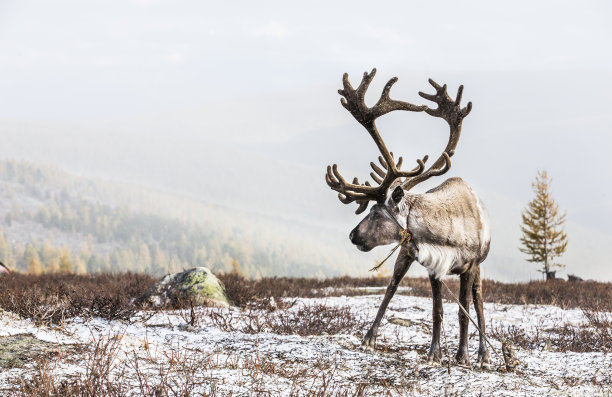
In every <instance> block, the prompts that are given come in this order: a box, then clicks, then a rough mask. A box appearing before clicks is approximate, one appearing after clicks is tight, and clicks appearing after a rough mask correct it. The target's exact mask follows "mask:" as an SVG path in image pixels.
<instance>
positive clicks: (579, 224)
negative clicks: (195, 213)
mask: <svg viewBox="0 0 612 397" xmlns="http://www.w3.org/2000/svg"><path fill="white" fill-rule="evenodd" d="M447 75H448V74H447ZM606 76H607V75H606ZM441 77H447V78H448V79H449V80H450V81H457V80H458V79H457V78H456V76H452V75H448V76H441ZM600 80H601V81H603V83H602V84H603V85H604V86H603V87H604V88H606V87H607V88H608V89H609V88H611V87H608V86H607V85H606V84H609V83H610V81H612V80H611V79H602V74H593V75H589V76H581V78H577V76H576V75H575V74H572V73H569V72H568V73H565V72H556V73H531V74H526V73H521V72H513V73H501V74H500V73H497V74H494V73H480V74H467V75H463V76H462V82H464V83H465V85H466V90H465V93H464V100H466V101H467V100H473V101H474V110H473V111H472V114H470V116H469V117H468V118H466V119H465V121H464V127H463V132H462V137H461V139H460V141H459V145H458V147H457V150H456V154H455V156H453V159H452V161H453V166H452V168H451V170H450V171H449V173H448V174H446V175H445V176H444V177H443V178H437V179H436V178H434V179H432V180H430V181H427V182H426V183H423V184H422V186H417V187H416V188H415V191H416V192H423V191H425V190H427V189H429V188H431V187H433V186H436V185H437V184H439V183H441V182H442V180H443V179H444V178H446V177H452V176H461V177H462V178H463V179H465V180H466V181H467V182H468V183H469V184H470V185H472V186H473V187H474V188H475V190H476V191H477V192H478V193H479V195H480V196H481V198H482V199H483V201H484V202H485V204H486V205H487V206H488V208H489V211H490V213H491V219H492V223H493V242H492V248H491V253H490V257H489V259H488V261H487V265H486V266H483V268H484V269H485V270H484V271H485V274H486V275H487V276H488V277H492V278H499V279H502V280H525V279H529V278H539V277H540V275H539V273H537V272H536V266H535V265H533V264H530V263H527V262H526V261H525V257H524V256H523V255H522V254H520V252H519V251H518V244H519V242H518V241H519V222H520V212H521V209H522V208H523V207H524V205H525V204H526V203H527V202H528V201H529V200H530V199H531V197H532V192H531V186H530V185H531V181H532V180H533V178H534V177H535V174H536V171H537V169H539V168H546V169H547V170H548V172H549V174H550V175H551V176H552V178H553V184H552V189H553V195H554V197H555V199H556V200H557V202H558V203H559V204H560V206H561V208H562V209H567V211H568V216H567V219H568V226H567V229H568V236H569V247H568V252H567V254H566V255H565V256H564V257H563V258H561V261H562V262H563V263H565V264H567V266H568V268H567V271H568V272H569V273H576V274H578V275H581V276H583V277H590V278H597V279H606V280H610V279H612V270H610V267H609V266H608V259H607V253H606V252H604V250H605V248H606V247H607V246H609V244H610V243H612V234H611V233H610V232H609V230H608V225H609V223H610V221H611V220H612V202H611V201H610V200H611V199H610V197H611V196H612V185H610V184H607V183H604V182H605V181H606V180H608V179H610V178H612V169H611V168H610V167H609V160H608V151H609V148H610V144H609V137H608V134H607V132H608V131H607V130H608V127H607V126H608V125H609V123H607V122H606V120H602V119H601V116H597V115H598V114H602V111H603V107H605V106H606V103H607V102H606V100H605V98H604V96H602V95H604V93H605V90H600V89H598V90H595V91H593V90H592V87H594V86H599V87H600V88H601V84H599V85H598V83H599V81H600ZM402 83H405V84H404V85H400V83H398V84H397V87H394V96H395V97H397V98H404V97H406V98H408V99H409V100H410V101H413V102H416V103H420V102H417V101H419V100H418V99H416V98H415V92H416V91H418V90H427V88H426V87H424V86H423V84H421V83H420V81H419V82H415V81H413V80H412V79H410V81H406V82H404V81H403V80H402ZM417 83H419V84H417ZM383 84H384V78H383V77H381V79H380V81H378V80H376V81H375V84H373V85H372V87H371V88H370V90H371V91H372V92H379V91H377V89H380V88H381V86H382V85H383ZM377 85H378V86H377ZM454 89H456V87H455V88H453V87H450V88H449V91H450V92H451V93H452V92H453V90H454ZM564 90H568V92H572V93H573V96H572V97H571V98H568V97H567V96H566V95H564V93H565V91H564ZM517 93H524V95H523V96H521V98H520V101H519V102H516V100H514V102H513V100H512V98H516V97H517ZM300 94H301V93H299V92H297V93H296V92H288V93H286V94H283V95H284V98H285V99H286V100H281V99H282V98H283V96H281V97H279V98H276V100H274V101H272V102H270V101H262V103H261V104H258V103H257V102H254V101H252V99H249V100H248V101H247V102H245V103H246V104H248V106H245V107H244V108H248V109H249V111H248V114H247V115H248V116H249V117H246V116H245V118H242V113H241V112H242V111H241V109H243V107H242V106H240V99H239V98H238V99H236V100H234V101H233V102H232V106H230V105H229V104H228V105H227V106H225V105H223V103H221V104H219V105H218V106H215V107H214V111H215V112H216V113H217V118H216V120H217V121H216V122H213V123H212V124H210V125H211V126H212V127H214V128H215V129H216V130H215V131H212V132H211V131H207V130H206V129H205V128H206V125H207V122H208V120H210V118H211V117H212V116H214V115H211V113H210V109H202V110H201V112H198V110H197V109H189V110H185V111H174V112H173V113H172V114H169V115H168V114H156V115H151V117H150V118H149V117H144V119H143V118H137V119H125V120H115V121H112V122H111V121H107V122H105V123H100V124H99V125H98V126H93V125H92V124H91V123H81V124H68V123H59V122H55V123H46V122H27V123H26V122H21V121H10V120H3V121H0V131H2V137H3V142H2V149H3V153H4V155H5V156H7V157H10V158H23V159H28V160H30V161H34V162H37V163H41V164H51V165H60V166H61V167H63V168H65V169H66V170H68V171H70V172H73V173H77V174H79V175H84V176H97V177H104V178H107V179H112V180H119V181H122V182H127V183H129V184H136V185H138V186H142V187H145V188H152V189H158V190H161V191H164V192H167V193H168V194H173V195H179V196H182V197H186V198H189V199H192V200H196V201H200V202H203V203H206V204H207V205H216V206H219V207H220V208H225V209H226V210H227V212H229V213H232V212H235V213H237V214H238V213H239V214H248V215H242V216H235V217H234V218H233V219H234V220H233V221H232V222H235V225H233V226H234V227H241V228H243V227H246V228H248V227H249V226H248V225H249V223H250V222H249V219H250V218H249V217H250V216H251V215H253V216H258V217H263V218H265V219H269V220H270V225H274V224H276V222H278V223H279V224H282V225H283V227H282V228H279V232H277V233H276V235H278V237H279V238H281V239H282V238H283V236H284V235H285V234H287V233H288V232H287V231H288V230H291V231H292V232H291V233H293V234H294V235H295V236H300V237H299V238H300V239H301V238H304V239H305V238H310V239H311V241H312V242H313V245H312V246H308V249H307V250H306V251H313V252H317V251H318V249H319V248H318V247H319V246H320V245H319V244H322V245H327V247H330V249H331V247H336V248H334V249H337V250H339V252H342V253H343V255H346V259H345V262H344V263H343V264H342V265H339V264H338V263H333V262H329V263H326V265H325V266H329V268H330V269H332V268H333V269H337V267H338V266H340V268H342V269H349V270H348V271H349V272H353V271H355V272H357V273H359V274H363V272H365V271H366V269H367V268H368V266H370V265H371V264H372V262H373V260H374V259H375V258H381V257H384V255H385V252H386V251H387V248H386V247H383V248H380V249H379V250H378V251H376V252H374V253H372V254H370V255H364V254H363V253H361V252H358V251H356V250H354V248H353V247H351V245H350V242H349V241H348V238H347V235H348V232H349V231H350V230H351V229H352V227H354V225H355V224H356V223H357V221H358V220H359V218H358V217H355V216H354V214H353V211H354V209H355V208H354V206H346V205H343V204H341V203H340V202H339V201H338V200H337V198H336V197H335V194H334V193H333V192H332V191H330V190H329V188H328V187H327V186H326V184H325V182H324V179H323V174H324V172H325V167H326V166H327V165H328V164H331V163H334V162H335V163H338V164H339V168H340V171H341V172H342V173H343V174H344V175H346V176H347V177H352V176H359V177H360V180H363V179H364V177H365V176H367V175H368V174H369V171H370V170H369V165H368V164H369V161H372V160H374V159H375V158H376V157H377V156H378V152H377V150H376V148H375V146H374V144H373V143H372V142H371V138H370V137H369V136H368V135H367V133H366V132H365V131H364V130H363V129H362V127H360V126H359V125H358V124H357V123H356V122H355V121H354V120H353V119H352V118H351V116H350V115H349V114H348V113H347V112H346V111H345V110H344V109H342V108H341V106H340V105H339V104H338V102H337V100H338V98H337V96H333V95H331V94H333V91H331V94H330V93H329V92H326V93H325V94H324V95H323V94H321V93H317V92H316V90H315V92H309V94H311V95H312V96H315V97H316V95H317V94H320V95H323V98H325V99H324V102H325V103H324V106H323V105H320V106H318V107H317V106H315V105H313V106H311V107H307V109H308V110H309V111H310V112H312V117H319V116H320V117H330V116H329V114H330V112H329V110H325V111H321V112H320V113H317V109H323V108H325V109H327V108H328V107H330V106H333V107H334V108H335V109H337V115H336V116H334V118H333V120H332V119H329V120H328V121H329V122H328V123H327V124H326V123H323V122H316V123H315V122H313V123H308V125H307V126H306V127H307V128H309V129H308V130H304V129H303V128H302V129H300V128H295V121H294V120H290V119H291V118H290V117H280V118H279V119H278V124H276V125H273V126H272V127H271V128H273V129H274V130H275V131H281V130H282V129H283V127H285V126H286V127H287V138H286V139H284V140H278V139H276V140H266V141H265V142H263V141H262V142H257V140H256V139H254V140H248V141H241V143H236V142H235V139H233V138H232V137H233V136H237V135H236V134H238V135H244V134H245V132H244V131H243V130H242V129H244V128H248V126H249V124H248V123H247V124H245V123H244V122H241V123H237V124H236V123H232V122H229V123H227V129H223V124H222V123H220V122H219V120H220V119H221V118H225V119H228V118H235V119H243V120H251V124H250V127H251V128H253V130H254V132H253V133H252V135H253V136H258V134H259V135H261V134H260V133H259V131H260V129H261V128H265V127H266V126H268V125H270V123H273V122H274V118H272V117H269V115H268V116H265V117H267V119H266V120H267V124H266V123H263V126H262V125H259V124H258V121H259V120H258V119H257V114H258V113H261V114H264V113H265V112H266V109H267V107H269V105H270V103H273V104H274V105H275V109H274V112H275V113H278V112H279V110H280V111H282V109H283V106H284V108H286V109H290V112H289V114H294V115H297V114H298V113H299V112H296V111H295V110H294V109H293V107H295V106H297V105H296V104H295V102H292V101H291V98H296V97H299V98H304V96H303V95H300ZM328 94H330V95H328ZM588 95H590V98H591V99H592V100H590V101H588V102H585V101H583V100H582V99H581V98H582V97H586V96H588ZM308 98H309V97H308V96H307V97H306V99H305V100H308ZM568 99H573V100H572V101H571V103H570V102H568ZM315 100H316V99H313V101H315ZM375 100H376V98H375V94H372V95H371V97H368V101H375ZM268 111H269V110H268ZM199 113H201V114H200V115H199V116H198V114H199ZM396 113H397V112H396ZM396 113H393V114H390V115H388V116H386V117H385V118H383V119H381V120H379V122H378V126H379V129H380V131H381V132H382V135H383V137H384V139H385V141H386V143H387V145H388V147H389V148H391V149H392V150H393V151H394V152H395V153H401V154H402V155H403V157H404V160H405V164H406V166H405V167H409V166H411V165H412V164H414V159H416V158H417V157H423V155H425V154H429V155H430V157H431V158H435V157H437V156H438V155H439V154H440V151H441V150H442V148H443V147H444V146H445V144H446V141H447V139H448V130H447V128H448V127H447V126H446V125H445V123H444V122H443V121H442V120H439V119H434V118H432V117H429V116H427V115H425V114H416V113H408V112H403V113H397V114H396ZM262 117H263V116H262ZM179 121H180V123H179ZM173 122H176V127H175V128H173ZM324 124H326V125H327V126H321V125H324ZM212 211H217V210H216V209H212ZM245 225H246V226H245ZM271 230H272V231H273V232H274V230H275V227H274V226H271ZM280 230H282V232H280ZM322 236H325V237H322ZM322 245H321V246H322ZM305 260H306V261H308V260H309V259H305ZM417 267H418V266H417ZM353 269H354V270H353ZM343 271H344V270H343ZM411 272H416V270H411ZM420 274H422V273H420Z"/></svg>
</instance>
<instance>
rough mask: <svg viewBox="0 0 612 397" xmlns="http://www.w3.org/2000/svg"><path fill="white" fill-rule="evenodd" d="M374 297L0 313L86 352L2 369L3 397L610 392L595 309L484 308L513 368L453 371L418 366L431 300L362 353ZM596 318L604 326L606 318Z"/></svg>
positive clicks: (411, 302)
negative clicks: (48, 322) (57, 319)
mask: <svg viewBox="0 0 612 397" xmlns="http://www.w3.org/2000/svg"><path fill="white" fill-rule="evenodd" d="M381 299H382V296H380V295H370V296H354V297H328V298H310V299H306V298H299V299H293V300H291V301H290V302H285V303H286V304H284V305H282V306H283V307H284V308H283V309H278V310H272V311H270V310H267V309H265V310H264V309H260V308H257V307H251V308H248V307H247V308H242V309H238V308H225V309H219V308H214V309H213V308H195V309H193V310H191V309H187V310H177V311H159V312H151V313H146V312H141V313H138V314H137V315H136V316H135V317H133V318H132V319H130V321H120V320H114V321H108V320H104V319H100V318H93V319H82V318H73V319H69V320H67V321H66V322H65V323H64V324H63V326H61V327H55V328H52V327H46V326H41V325H36V324H34V323H32V322H31V321H29V320H24V319H21V318H19V317H17V316H15V315H13V314H9V313H6V312H0V313H1V314H0V338H1V337H8V336H14V335H22V334H29V335H31V336H32V337H33V338H36V339H37V340H39V341H43V342H47V343H53V344H54V345H57V346H60V347H61V346H66V347H68V346H81V347H82V349H61V348H60V349H59V352H58V353H57V354H56V355H54V356H53V357H49V358H46V359H45V358H44V357H37V358H35V359H32V360H30V361H29V362H27V363H24V365H23V366H20V367H13V368H8V369H6V370H3V371H2V372H0V394H8V395H10V394H12V393H14V394H18V395H39V394H45V393H47V392H49V391H51V392H50V394H49V395H92V394H96V395H117V396H120V395H133V396H138V395H162V396H164V395H168V396H179V395H181V396H184V395H223V396H225V395H258V394H270V395H311V394H318V395H359V394H362V395H376V394H379V393H389V394H390V395H425V396H427V395H436V396H437V395H444V394H446V395H481V394H482V395H500V396H501V395H514V394H516V395H598V394H599V395H606V393H609V390H610V388H612V374H611V369H610V368H612V357H611V356H610V354H608V353H607V350H606V346H608V345H606V343H609V340H607V339H606V338H609V334H606V333H605V332H603V331H602V332H600V333H598V332H599V331H597V329H594V328H597V324H599V323H597V322H593V321H592V319H591V318H589V315H591V314H592V313H591V314H590V312H583V311H582V310H578V309H573V310H563V309H561V308H558V307H554V306H538V305H505V304H485V313H486V316H487V327H488V329H490V330H491V332H490V335H491V336H492V342H493V346H494V347H495V349H496V350H497V351H498V352H500V351H501V342H500V341H501V339H502V338H503V339H509V340H511V341H512V342H513V343H514V344H515V346H516V354H517V356H518V359H519V361H520V362H521V364H519V365H518V366H517V368H516V369H515V371H514V372H511V373H502V372H498V371H497V370H496V367H498V366H501V365H502V364H503V363H502V361H501V359H500V358H499V357H497V356H496V355H495V354H494V353H493V352H491V360H492V368H491V369H489V370H484V369H476V368H474V369H469V368H464V367H459V366H455V365H450V366H448V365H446V364H447V363H446V361H445V360H446V358H445V360H444V361H443V365H442V366H428V365H425V364H424V363H425V356H426V354H427V349H428V347H429V346H428V345H429V342H430V333H429V332H430V329H431V313H430V307H431V300H430V299H428V298H420V297H411V296H396V297H395V298H394V299H393V301H392V302H391V305H390V307H389V309H388V312H387V315H386V316H385V319H386V321H383V324H382V326H381V328H380V334H379V337H378V341H377V346H376V348H377V349H376V350H375V351H374V352H363V351H361V350H359V345H360V340H361V337H362V335H363V333H364V332H365V331H366V330H367V327H368V325H369V322H370V321H371V320H372V319H373V318H374V316H375V314H376V310H377V308H378V305H379V304H380V301H381ZM444 310H445V312H444V314H445V322H444V324H445V325H444V329H445V334H446V338H445V337H444V336H443V337H442V343H443V352H444V355H445V357H448V356H451V357H452V356H453V355H454V353H455V350H456V348H457V343H458V337H459V336H458V324H457V306H456V304H454V303H451V302H445V304H444ZM598 316H599V319H600V320H601V319H603V320H601V321H604V322H605V321H609V319H610V313H606V312H603V313H599V314H598ZM601 321H600V323H601ZM568 329H572V330H574V331H572V332H574V334H573V336H572V335H570V336H568V332H569V333H570V334H571V332H570V331H567V330H568ZM563 330H566V331H563ZM589 330H590V331H589ZM582 331H585V332H586V331H589V332H590V334H589V335H595V336H593V337H592V340H591V342H590V343H593V347H594V348H593V349H586V350H587V351H586V352H580V351H581V350H580V349H571V347H572V346H573V345H572V344H571V343H567V340H570V339H571V338H578V337H580V335H581V334H580V332H582ZM606 332H609V328H608V331H606ZM599 337H601V338H603V344H602V343H599V342H597V341H598V338H599ZM445 341H446V342H445ZM564 341H565V342H564ZM606 341H607V342H606ZM446 345H448V350H450V351H448V352H447V351H446ZM597 346H600V347H602V349H601V350H597V348H596V347H597ZM477 348H478V334H477V331H476V330H475V329H474V328H473V327H472V326H471V325H470V357H471V359H472V361H473V362H475V361H476V355H477ZM572 350H574V351H572ZM92 391H93V392H92ZM54 393H55V394H54Z"/></svg>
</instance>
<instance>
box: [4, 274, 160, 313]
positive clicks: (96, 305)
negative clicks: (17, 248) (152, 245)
mask: <svg viewBox="0 0 612 397" xmlns="http://www.w3.org/2000/svg"><path fill="white" fill-rule="evenodd" d="M154 281H155V280H154V279H153V278H152V277H151V276H148V275H145V274H135V273H123V274H98V275H88V276H81V275H74V274H42V275H26V274H20V273H11V274H10V275H5V276H3V277H0V308H2V309H4V310H6V311H11V312H13V313H16V314H19V315H20V316H22V317H24V318H30V319H32V320H34V321H35V322H37V323H53V324H60V323H62V322H63V321H64V320H65V319H66V318H70V317H74V316H83V317H91V316H97V317H102V318H105V319H108V320H113V319H129V318H130V317H132V316H133V315H134V314H135V312H136V311H138V310H140V308H142V304H141V300H140V298H141V297H142V296H143V294H144V293H145V291H146V290H147V289H148V288H149V286H150V285H152V284H153V282H154Z"/></svg>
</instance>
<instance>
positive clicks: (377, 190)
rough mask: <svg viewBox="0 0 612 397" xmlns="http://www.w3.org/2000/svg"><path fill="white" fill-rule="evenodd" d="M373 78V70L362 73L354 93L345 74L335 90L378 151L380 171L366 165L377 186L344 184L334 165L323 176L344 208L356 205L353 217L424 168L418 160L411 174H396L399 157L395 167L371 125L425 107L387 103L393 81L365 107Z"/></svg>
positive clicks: (395, 102)
mask: <svg viewBox="0 0 612 397" xmlns="http://www.w3.org/2000/svg"><path fill="white" fill-rule="evenodd" d="M375 75H376V69H372V71H371V72H370V73H368V72H365V73H364V74H363V77H362V79H361V82H360V83H359V86H358V87H357V88H356V89H355V88H353V86H352V85H351V83H350V81H349V77H348V74H347V73H345V74H344V75H343V77H342V85H343V88H342V89H340V90H338V93H339V94H340V95H342V98H341V100H340V102H341V104H342V106H343V107H344V108H345V109H347V110H348V111H349V112H350V113H351V115H353V117H354V118H355V120H357V121H358V122H359V123H360V124H361V125H362V126H364V127H365V129H366V130H367V131H368V133H369V134H370V136H371V137H372V139H373V140H374V143H375V144H376V146H377V147H378V150H379V151H380V154H381V156H379V157H378V161H379V162H380V164H381V166H382V168H380V167H379V166H378V165H376V164H375V163H374V162H371V163H370V166H371V167H372V169H373V170H374V172H371V173H370V176H371V177H372V179H373V180H374V182H375V183H377V184H378V186H371V185H370V184H369V183H368V182H365V183H364V184H359V183H358V182H357V181H356V180H355V181H354V183H347V182H346V180H345V179H344V178H343V177H342V175H341V174H340V173H339V172H338V167H337V165H336V164H334V165H333V166H332V167H329V166H328V167H327V173H326V176H325V180H326V182H327V184H328V185H329V186H330V187H331V188H332V189H333V190H335V191H337V192H339V193H340V194H341V196H339V198H340V201H342V202H343V203H345V204H346V203H347V202H352V201H356V202H357V203H358V204H359V208H358V209H357V213H360V212H363V211H364V210H365V209H366V208H367V206H368V202H369V201H372V200H379V199H380V198H382V197H384V196H386V193H387V189H388V188H389V187H390V186H391V184H392V183H393V181H395V180H396V179H398V178H401V177H409V176H414V175H416V174H417V173H420V172H422V171H423V168H424V165H423V164H422V163H419V162H420V161H421V160H417V163H418V166H417V168H415V169H414V170H412V171H400V167H401V166H402V162H403V159H402V158H401V157H400V158H399V160H398V162H397V163H395V161H394V159H393V154H392V153H391V152H389V150H388V149H387V147H386V145H385V143H384V141H383V140H382V137H381V136H380V133H379V132H378V130H377V128H376V124H375V121H376V119H377V118H378V117H380V116H383V115H385V114H387V113H389V112H392V111H394V110H406V111H413V112H421V111H424V110H427V109H428V108H427V106H416V105H413V104H411V103H408V102H404V101H397V100H394V99H391V97H390V92H391V88H392V87H393V85H394V84H395V83H396V82H397V80H398V79H397V77H394V78H392V79H390V80H389V81H388V82H387V84H385V87H384V88H383V90H382V93H381V95H380V98H379V100H378V101H377V102H376V104H375V105H374V106H372V107H368V106H367V105H366V104H365V93H366V91H367V89H368V88H369V86H370V83H371V82H372V80H373V79H374V76H375Z"/></svg>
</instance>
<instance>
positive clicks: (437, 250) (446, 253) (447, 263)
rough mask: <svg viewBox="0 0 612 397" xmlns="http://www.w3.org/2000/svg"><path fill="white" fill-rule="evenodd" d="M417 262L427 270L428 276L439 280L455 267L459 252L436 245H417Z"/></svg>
mask: <svg viewBox="0 0 612 397" xmlns="http://www.w3.org/2000/svg"><path fill="white" fill-rule="evenodd" d="M418 250H419V253H418V256H417V262H419V263H420V264H421V265H422V266H423V267H425V268H426V269H427V272H428V273H429V275H430V276H434V277H435V278H437V279H439V278H441V277H443V276H445V275H447V274H448V273H449V271H451V269H452V268H453V267H456V266H457V264H458V263H457V262H458V259H459V258H458V256H459V252H457V251H458V250H457V249H456V248H453V247H445V246H442V245H437V244H427V243H422V244H418Z"/></svg>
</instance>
